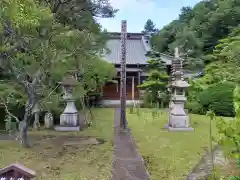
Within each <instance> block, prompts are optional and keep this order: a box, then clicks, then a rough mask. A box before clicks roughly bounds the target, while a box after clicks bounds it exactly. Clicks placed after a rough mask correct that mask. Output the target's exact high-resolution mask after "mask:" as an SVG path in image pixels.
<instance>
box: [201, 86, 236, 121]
mask: <svg viewBox="0 0 240 180" xmlns="http://www.w3.org/2000/svg"><path fill="white" fill-rule="evenodd" d="M234 88H235V86H234V85H233V84H232V83H227V82H221V83H216V84H214V85H211V86H209V87H208V88H207V89H206V90H205V91H203V92H201V93H200V94H199V103H200V104H201V106H202V107H203V111H204V112H207V111H208V110H212V111H214V112H215V114H216V115H218V116H230V117H232V116H234V115H235V112H234V105H233V90H234Z"/></svg>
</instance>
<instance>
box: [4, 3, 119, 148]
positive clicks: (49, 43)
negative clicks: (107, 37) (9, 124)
mask: <svg viewBox="0 0 240 180" xmlns="http://www.w3.org/2000/svg"><path fill="white" fill-rule="evenodd" d="M61 2H62V1H61ZM0 5H1V7H2V8H1V10H0V11H1V13H0V14H1V19H0V27H1V28H0V36H1V39H2V41H1V42H0V60H1V63H0V65H1V69H4V70H5V74H6V75H7V77H8V79H7V80H4V81H2V82H1V84H0V88H1V89H2V90H3V91H1V93H0V95H1V100H2V102H3V103H4V104H5V107H6V111H7V113H9V115H10V116H11V117H14V118H15V119H16V120H17V121H19V120H18V118H17V117H15V116H14V115H12V114H11V112H10V111H8V108H7V106H8V103H9V102H10V101H11V100H12V101H11V102H13V101H14V98H15V100H16V98H18V99H19V98H21V99H23V101H24V100H25V103H24V104H25V113H24V117H23V119H22V120H21V121H20V135H21V136H20V137H21V140H22V143H23V145H24V147H28V146H29V144H28V138H27V137H28V136H27V131H28V124H29V122H30V118H31V115H32V110H33V107H34V106H35V105H36V103H39V102H41V103H44V102H46V101H48V100H49V97H50V96H51V97H52V94H53V93H55V94H56V92H55V90H56V87H55V86H56V82H59V81H60V80H61V79H62V78H63V76H64V75H65V74H66V73H67V71H69V70H73V69H76V68H79V69H81V68H80V67H83V68H84V69H85V72H88V71H90V72H93V73H94V74H89V73H85V74H84V78H83V84H84V85H82V84H81V83H79V84H78V87H79V88H80V89H78V91H76V92H78V93H81V94H84V90H83V87H85V86H87V90H89V89H91V90H92V89H95V88H96V87H97V86H96V82H93V83H92V81H90V80H89V79H90V77H91V78H92V77H93V76H94V77H96V76H97V77H98V78H102V79H106V78H108V77H110V79H111V78H112V77H113V74H114V72H113V71H112V70H111V69H113V68H112V66H111V65H108V64H106V63H105V62H103V61H101V59H100V58H99V56H98V55H97V49H99V48H100V47H97V48H95V46H94V44H93V43H94V42H95V41H94V40H95V38H93V37H92V36H91V35H89V33H88V32H85V31H83V30H82V31H79V29H75V28H73V27H72V26H70V25H66V24H63V23H62V24H61V23H59V22H56V19H55V14H52V12H51V10H50V8H49V7H47V6H45V4H44V5H43V4H38V1H34V0H28V1H25V0H10V1H1V2H0ZM98 68H100V69H101V68H104V69H105V71H104V72H105V73H99V72H100V71H98V70H99V69H98ZM79 69H77V70H79ZM92 69H96V70H94V71H93V70H92ZM101 71H102V69H101ZM87 79H88V80H87ZM102 79H101V80H100V81H98V83H99V82H101V83H103V80H102ZM5 85H8V86H5ZM4 87H12V88H11V89H9V90H6V88H4ZM45 92H46V93H45ZM49 92H50V94H49ZM6 94H7V96H5V95H6ZM56 97H57V99H59V97H60V93H59V94H58V95H56Z"/></svg>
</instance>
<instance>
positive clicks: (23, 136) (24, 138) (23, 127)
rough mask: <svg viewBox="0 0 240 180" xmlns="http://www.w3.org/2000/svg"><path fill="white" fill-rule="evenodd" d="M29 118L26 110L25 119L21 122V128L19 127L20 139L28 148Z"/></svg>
mask: <svg viewBox="0 0 240 180" xmlns="http://www.w3.org/2000/svg"><path fill="white" fill-rule="evenodd" d="M28 119H29V115H28V113H27V112H25V115H24V119H23V120H22V121H21V122H20V128H19V131H20V132H19V133H20V140H21V143H22V145H23V147H25V148H28V147H30V146H29V144H28V134H27V132H28Z"/></svg>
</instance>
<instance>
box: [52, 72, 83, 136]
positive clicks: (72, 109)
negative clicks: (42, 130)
mask: <svg viewBox="0 0 240 180" xmlns="http://www.w3.org/2000/svg"><path fill="white" fill-rule="evenodd" d="M61 84H62V85H63V90H64V94H65V95H64V96H63V99H64V101H66V103H67V105H66V107H65V109H64V111H63V113H62V114H61V116H60V125H59V126H55V130H56V131H79V130H80V126H79V115H78V111H77V109H76V106H75V99H74V98H73V96H72V89H73V86H74V85H75V79H74V78H73V77H71V76H70V77H68V78H66V79H65V81H64V82H62V83H61Z"/></svg>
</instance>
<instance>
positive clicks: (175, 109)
mask: <svg viewBox="0 0 240 180" xmlns="http://www.w3.org/2000/svg"><path fill="white" fill-rule="evenodd" d="M170 86H171V92H172V97H171V101H170V105H169V106H170V107H169V117H168V118H169V119H168V124H167V125H166V126H165V127H166V128H167V129H168V130H169V131H193V130H194V129H193V128H191V127H190V126H189V117H188V115H187V114H186V112H185V110H184V104H185V102H186V101H187V98H186V96H185V91H186V89H187V88H188V87H189V86H190V85H189V84H188V83H187V82H186V81H185V80H184V79H183V71H182V60H181V59H180V58H179V57H178V56H177V57H176V56H175V59H174V60H173V61H172V82H171V84H170Z"/></svg>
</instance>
